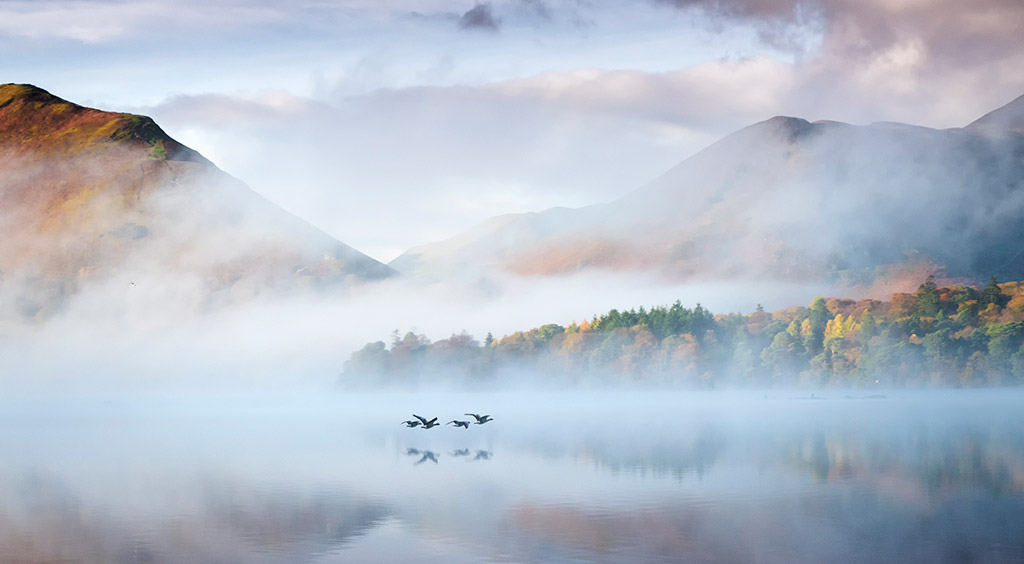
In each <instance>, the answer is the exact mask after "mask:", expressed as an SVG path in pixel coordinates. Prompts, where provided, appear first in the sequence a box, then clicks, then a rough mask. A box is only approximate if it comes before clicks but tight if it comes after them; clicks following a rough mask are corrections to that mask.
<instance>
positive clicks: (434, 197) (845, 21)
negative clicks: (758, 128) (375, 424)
mask: <svg viewBox="0 0 1024 564" xmlns="http://www.w3.org/2000/svg"><path fill="white" fill-rule="evenodd" d="M1022 29H1024V3H1022V2H1020V0H979V1H977V2H970V3H966V2H961V1H959V0H884V1H883V0H820V1H806V2H805V1H799V0H749V1H742V0H619V1H612V0H565V1H561V2H558V1H555V0H492V1H490V2H483V3H480V2H474V1H473V0H469V1H457V0H420V1H412V0H292V1H289V2H279V1H269V0H252V1H242V0H202V1H200V0H178V1H176V2H165V1H157V0H152V1H136V0H19V1H6V0H0V52H2V53H3V55H4V56H3V57H2V62H0V69H2V70H3V72H2V73H0V82H17V83H32V84H35V85H37V86H40V87H42V88H45V89H47V90H49V91H50V92H52V93H54V94H56V95H58V96H60V97H62V98H66V99H68V100H71V101H74V102H77V103H80V104H83V105H88V106H92V107H98V108H102V109H108V110H114V111H131V112H136V113H142V114H146V115H150V116H152V117H154V119H156V120H157V122H158V123H159V124H161V126H162V127H163V128H164V129H165V130H166V131H167V132H168V133H169V134H170V135H171V136H172V137H174V138H176V139H178V140H179V141H181V142H183V143H185V144H186V145H188V146H190V147H192V148H194V149H196V150H198V151H200V152H201V153H202V154H203V155H205V156H206V157H208V158H209V159H211V160H212V161H213V162H215V163H216V164H217V165H218V166H219V167H220V168H222V169H224V170H225V171H227V172H228V173H230V174H232V175H234V176H236V177H238V178H240V179H242V180H243V181H245V182H246V183H247V184H249V185H250V186H251V187H252V188H253V189H254V190H256V191H257V192H259V193H261V194H263V195H264V196H266V197H267V198H269V199H271V200H272V201H274V202H276V203H278V204H279V205H281V206H282V207H284V208H285V209H287V210H289V211H291V212H293V213H295V214H296V215H298V216H300V217H302V218H304V219H306V220H307V221H309V222H310V223H312V224H314V225H316V226H317V227H319V228H320V229H322V230H324V231H326V232H327V233H329V234H330V235H332V236H334V237H336V238H338V239H340V240H341V241H343V242H345V243H347V244H349V245H352V246H353V247H355V248H357V249H359V250H361V251H363V252H365V253H367V254H369V255H370V256H372V257H374V258H377V259H378V260H382V261H385V262H387V261H389V260H391V259H393V258H395V257H396V256H398V255H399V254H400V253H402V252H403V251H404V250H406V249H408V248H410V247H413V246H416V245H421V244H425V243H429V242H432V241H437V240H441V239H444V238H447V237H450V236H453V235H456V234H458V233H460V232H462V231H464V230H466V229H468V228H470V227H472V226H474V225H476V224H478V223H480V222H482V221H484V220H486V219H487V218H490V217H493V216H496V215H501V214H506V213H520V212H528V211H541V210H544V209H547V208H550V207H555V206H570V207H577V206H583V205H587V204H592V203H598V202H606V201H610V200H613V199H615V198H617V197H619V196H622V195H624V194H626V193H628V192H630V191H632V190H634V189H636V188H638V187H640V186H642V185H643V184H645V183H647V182H649V181H651V180H653V179H654V178H656V177H657V176H658V175H659V174H661V173H663V172H664V171H665V170H667V169H668V168H670V167H671V166H673V165H675V164H677V163H679V162H681V161H682V160H684V159H686V158H687V157H689V156H690V155H692V154H694V153H695V152H697V151H699V150H700V149H702V148H703V147H705V146H707V145H708V144H710V143H712V142H714V141H715V140H717V139H719V138H721V137H722V136H724V135H727V134H728V133H730V132H732V131H735V130H737V129H739V128H742V127H744V126H746V125H749V124H752V123H755V122H758V121H761V120H764V119H768V118H770V117H772V116H775V115H789V116H797V117H803V118H806V119H809V120H812V121H813V120H818V119H829V120H838V121H845V122H849V123H855V124H866V123H872V122H876V121H900V122H906V123H913V124H919V125H924V126H928V127H935V128H948V127H960V126H963V125H966V124H967V123H970V122H971V121H973V120H974V119H976V118H978V117H980V116H981V115H983V114H984V113H986V112H988V111H990V110H992V109H995V108H997V107H999V106H1001V105H1003V104H1006V103H1007V102H1009V101H1011V100H1013V99H1014V98H1016V97H1018V96H1020V95H1021V94H1024V72H1022V71H1021V69H1024V33H1021V31H1020V30H1022Z"/></svg>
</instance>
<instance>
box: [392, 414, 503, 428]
mask: <svg viewBox="0 0 1024 564" xmlns="http://www.w3.org/2000/svg"><path fill="white" fill-rule="evenodd" d="M464 415H470V416H472V417H473V419H476V421H474V422H470V421H461V420H458V419H453V420H451V421H449V422H447V423H445V425H455V426H456V427H462V428H463V429H469V425H470V423H473V424H475V425H483V424H484V423H487V422H488V421H494V419H492V418H491V416H490V415H480V414H478V413H466V414H464ZM412 416H413V417H415V418H416V419H410V420H408V421H402V423H401V424H402V425H405V426H406V427H409V428H410V429H412V428H415V427H422V428H423V429H433V428H434V427H437V426H439V425H441V424H440V423H438V422H437V417H435V418H433V419H430V420H427V418H426V417H421V416H419V415H416V414H415V413H413V414H412Z"/></svg>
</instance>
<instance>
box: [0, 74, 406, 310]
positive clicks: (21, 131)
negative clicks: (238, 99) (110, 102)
mask: <svg viewBox="0 0 1024 564" xmlns="http://www.w3.org/2000/svg"><path fill="white" fill-rule="evenodd" d="M0 228H2V230H3V233H4V237H3V239H2V240H0V319H4V320H11V319H17V320H26V319H28V320H31V319H40V318H45V317H46V316H49V315H51V314H52V313H53V312H55V311H58V310H60V309H61V308H62V307H63V306H65V305H66V304H67V303H68V302H69V300H70V299H72V298H73V297H74V296H76V295H79V294H80V293H81V292H82V291H83V290H84V289H85V288H87V287H90V286H98V285H103V284H117V285H118V286H117V287H118V288H122V287H123V288H128V287H136V286H138V287H139V290H138V291H145V288H143V281H146V283H147V284H148V285H149V286H148V288H149V289H152V288H153V287H154V286H156V285H158V284H159V285H162V286H165V288H164V289H163V290H162V291H163V292H164V293H165V294H168V293H170V294H175V293H177V294H181V293H187V294H189V295H190V296H193V297H195V298H197V300H198V302H197V303H198V305H199V306H201V307H208V306H214V305H216V304H218V303H230V302H232V301H236V300H242V299H247V298H249V297H252V296H254V295H258V294H263V293H268V292H269V293H275V292H286V291H290V290H294V289H297V288H302V287H312V288H320V289H327V288H335V287H341V286H344V285H345V283H348V282H354V281H362V280H373V279H378V278H383V277H388V276H391V275H393V274H394V271H393V270H392V269H390V268H389V267H387V266H385V265H383V264H381V263H379V262H377V261H375V260H373V259H372V258H370V257H367V256H366V255H363V254H362V253H360V252H358V251H356V250H354V249H352V248H350V247H348V246H346V245H344V244H342V243H340V242H338V241H337V240H335V239H333V238H331V237H330V236H328V235H327V234H325V233H323V232H321V231H319V230H318V229H316V228H314V227H313V226H311V225H309V224H308V223H306V222H304V221H302V220H300V219H298V218H296V217H294V216H292V215H290V214H288V213H287V212H285V211H284V210H282V209H280V208H279V207H277V206H275V205H274V204H273V203H271V202H270V201H268V200H266V199H264V198H263V197H261V196H259V195H258V194H256V193H255V192H253V191H252V190H251V189H249V188H248V187H247V186H246V185H245V184H243V183H242V182H240V181H238V180H237V179H235V178H233V177H231V176H229V175H228V174H226V173H224V172H223V171H221V170H220V169H218V168H217V167H216V166H214V165H213V164H212V163H210V162H209V161H208V160H206V159H205V158H203V156H202V155H200V154H199V153H197V152H196V151H193V150H192V149H189V148H188V147H185V146H184V145H182V144H180V143H178V142H177V141H175V140H174V139H172V138H171V137H169V136H168V135H167V134H166V133H165V132H164V131H163V130H162V129H160V127H159V126H158V125H157V124H156V123H154V122H153V120H152V119H150V118H148V117H145V116H139V115H133V114H127V113H114V112H106V111H100V110H96V109H91V108H86V107H82V106H79V105H77V104H74V103H71V102H68V101H65V100H62V99H60V98H58V97H56V96H53V95H52V94H50V93H49V92H46V91H45V90H42V89H40V88H37V87H35V86H31V85H19V84H5V85H2V86H0Z"/></svg>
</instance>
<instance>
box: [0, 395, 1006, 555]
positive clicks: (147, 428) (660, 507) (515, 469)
mask: <svg viewBox="0 0 1024 564" xmlns="http://www.w3.org/2000/svg"><path fill="white" fill-rule="evenodd" d="M847 395H849V396H854V397H844V396H847ZM867 395H869V394H868V393H856V392H850V393H845V392H840V391H835V392H816V394H815V398H814V399H811V396H810V393H809V392H792V393H790V392H779V391H772V392H767V393H765V392H749V393H736V394H729V393H718V392H707V393H694V392H675V391H671V392H632V391H615V392H611V391H605V392H582V393H581V392H573V393H558V392H543V393H529V392H516V393H505V394H444V395H441V394H434V395H431V394H423V393H420V394H405V395H393V396H388V395H383V394H381V395H373V394H368V395H358V394H357V395H353V394H333V395H327V396H287V397H283V398H280V397H278V398H272V397H269V396H249V397H243V396H219V397H184V396H183V397H177V398H171V399H168V398H146V397H123V398H109V399H105V398H100V399H97V398H90V399H74V400H68V399H65V400H5V401H4V402H3V405H2V409H0V448H2V449H3V452H4V453H5V456H4V457H3V459H2V460H0V561H2V562H12V563H13V562H153V563H164V562H181V563H185V562H191V563H207V562H209V563H213V562H217V563H228V562H238V563H243V562H244V563H252V562H275V563H276V562H281V563H285V562H324V563H328V562H346V563H348V562H388V561H392V562H394V561H399V560H402V561H419V562H446V563H450V562H762V563H774V562H779V563H782V562H897V561H898V562H929V563H933V562H1022V561H1024V527H1022V526H1021V523H1020V516H1021V515H1024V424H1022V420H1021V418H1020V417H1019V406H1020V401H1021V399H1024V395H1022V394H1021V392H1019V391H1004V390H995V391H977V392H975V391H970V392H957V393H955V394H954V393H948V392H907V391H897V392H884V395H885V398H868V397H865V396H867ZM467 411H468V412H478V413H488V414H490V415H492V416H493V417H494V421H493V422H490V423H488V424H486V425H472V426H471V427H470V428H469V429H456V428H454V427H453V426H450V425H447V426H442V427H437V428H434V429H430V430H423V429H406V428H404V427H402V426H400V421H403V420H405V419H411V414H412V413H416V414H419V415H424V416H426V417H427V418H430V417H434V416H437V417H438V418H439V419H438V420H439V421H440V422H447V421H449V420H452V419H471V417H468V416H464V415H463V413H465V412H467Z"/></svg>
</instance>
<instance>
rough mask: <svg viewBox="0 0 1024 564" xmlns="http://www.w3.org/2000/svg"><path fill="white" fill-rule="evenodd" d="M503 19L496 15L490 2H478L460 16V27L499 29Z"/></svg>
mask: <svg viewBox="0 0 1024 564" xmlns="http://www.w3.org/2000/svg"><path fill="white" fill-rule="evenodd" d="M500 24H501V20H500V19H498V18H496V17H495V16H494V13H493V12H492V11H491V5H490V4H477V5H476V6H473V7H472V8H470V9H469V11H467V12H466V13H465V14H462V17H461V18H459V29H468V30H483V31H492V32H493V31H498V26H499V25H500Z"/></svg>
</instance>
